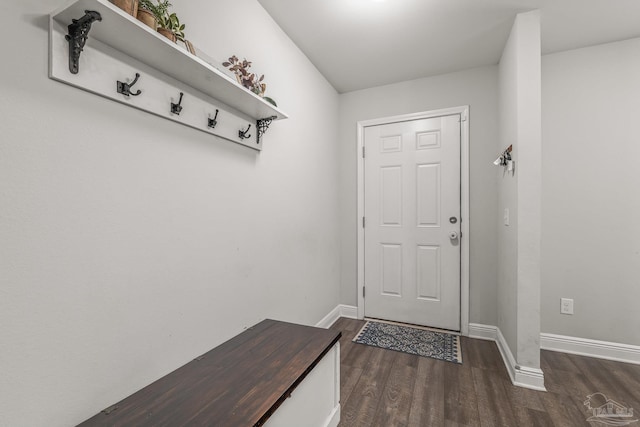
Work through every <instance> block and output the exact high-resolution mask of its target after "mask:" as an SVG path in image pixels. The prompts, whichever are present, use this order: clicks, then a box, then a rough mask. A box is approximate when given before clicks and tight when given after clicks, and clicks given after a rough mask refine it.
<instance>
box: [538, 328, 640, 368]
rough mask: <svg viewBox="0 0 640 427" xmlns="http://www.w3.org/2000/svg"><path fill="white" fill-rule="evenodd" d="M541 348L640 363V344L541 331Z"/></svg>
mask: <svg viewBox="0 0 640 427" xmlns="http://www.w3.org/2000/svg"><path fill="white" fill-rule="evenodd" d="M540 348H542V349H544V350H551V351H559V352H562V353H570V354H577V355H580V356H588V357H596V358H599V359H607V360H614V361H616V362H625V363H633V364H635V365H640V346H637V345H630V344H621V343H615V342H608V341H598V340H592V339H588V338H577V337H568V336H566V335H555V334H548V333H541V334H540Z"/></svg>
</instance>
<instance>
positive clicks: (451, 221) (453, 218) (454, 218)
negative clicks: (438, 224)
mask: <svg viewBox="0 0 640 427" xmlns="http://www.w3.org/2000/svg"><path fill="white" fill-rule="evenodd" d="M449 222H450V223H451V224H455V223H456V222H458V218H456V217H455V216H452V217H451V218H449Z"/></svg>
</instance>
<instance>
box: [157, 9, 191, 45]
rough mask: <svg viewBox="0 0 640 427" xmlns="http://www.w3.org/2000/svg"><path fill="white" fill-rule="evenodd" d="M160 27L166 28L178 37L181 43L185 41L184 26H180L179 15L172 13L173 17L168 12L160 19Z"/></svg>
mask: <svg viewBox="0 0 640 427" xmlns="http://www.w3.org/2000/svg"><path fill="white" fill-rule="evenodd" d="M158 25H159V26H160V28H165V29H167V30H169V31H171V32H173V34H175V35H176V38H177V39H178V40H180V41H184V27H185V25H184V24H180V20H179V19H178V15H176V14H175V12H174V13H172V14H171V15H169V14H168V12H167V13H166V14H165V15H163V16H162V17H161V18H159V19H158Z"/></svg>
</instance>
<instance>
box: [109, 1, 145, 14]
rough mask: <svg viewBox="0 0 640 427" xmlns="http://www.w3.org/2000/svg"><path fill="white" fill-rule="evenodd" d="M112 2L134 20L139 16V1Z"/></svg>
mask: <svg viewBox="0 0 640 427" xmlns="http://www.w3.org/2000/svg"><path fill="white" fill-rule="evenodd" d="M110 1H111V3H113V4H115V5H116V6H118V7H119V8H120V9H122V10H124V11H125V12H127V13H128V14H129V15H131V16H133V17H134V18H135V16H136V15H137V14H138V0H110Z"/></svg>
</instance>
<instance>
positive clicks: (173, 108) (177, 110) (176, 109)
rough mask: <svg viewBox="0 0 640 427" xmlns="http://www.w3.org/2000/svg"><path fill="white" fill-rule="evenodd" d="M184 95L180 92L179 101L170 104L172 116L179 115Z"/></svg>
mask: <svg viewBox="0 0 640 427" xmlns="http://www.w3.org/2000/svg"><path fill="white" fill-rule="evenodd" d="M183 95H184V93H182V92H180V100H179V101H178V103H177V104H174V103H173V102H172V103H171V112H172V113H173V114H178V115H180V112H181V111H182V105H181V104H182V96H183Z"/></svg>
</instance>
